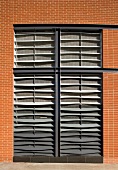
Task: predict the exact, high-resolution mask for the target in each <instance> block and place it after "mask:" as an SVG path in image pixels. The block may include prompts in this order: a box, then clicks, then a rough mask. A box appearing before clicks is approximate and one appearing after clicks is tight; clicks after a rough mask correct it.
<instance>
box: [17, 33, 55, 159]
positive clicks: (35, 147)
mask: <svg viewBox="0 0 118 170" xmlns="http://www.w3.org/2000/svg"><path fill="white" fill-rule="evenodd" d="M54 37H55V35H54V32H52V31H46V32H44V31H32V32H31V31H29V32H26V31H22V32H21V31H20V32H19V31H16V32H15V67H16V68H37V67H53V65H54ZM54 81H55V77H54V75H53V74H50V75H49V74H45V75H44V74H43V73H42V74H26V75H25V74H15V75H14V155H15V156H17V155H18V156H23V155H43V156H54V113H55V106H54V95H55V91H54V89H55V82H54Z"/></svg>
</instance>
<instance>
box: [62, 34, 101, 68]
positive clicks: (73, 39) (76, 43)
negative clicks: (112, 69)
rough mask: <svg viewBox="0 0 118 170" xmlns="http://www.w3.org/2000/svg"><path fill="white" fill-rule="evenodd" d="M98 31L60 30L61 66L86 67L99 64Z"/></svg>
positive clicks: (97, 66) (96, 66) (94, 66)
mask: <svg viewBox="0 0 118 170" xmlns="http://www.w3.org/2000/svg"><path fill="white" fill-rule="evenodd" d="M100 49H101V48H100V33H99V32H86V31H84V32H79V31H78V32H72V31H71V32H70V31H67V32H64V31H62V32H61V66H62V67H86V68H87V67H88V68H91V67H92V68H99V67H100V66H101V53H100Z"/></svg>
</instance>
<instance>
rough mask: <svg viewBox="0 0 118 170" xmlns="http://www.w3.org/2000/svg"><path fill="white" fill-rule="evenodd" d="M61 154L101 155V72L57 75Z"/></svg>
mask: <svg viewBox="0 0 118 170" xmlns="http://www.w3.org/2000/svg"><path fill="white" fill-rule="evenodd" d="M60 135H61V139H60V141H61V143H60V145H61V146H60V149H61V150H60V153H61V156H67V155H94V156H100V155H101V138H100V137H101V76H100V75H98V74H96V75H90V74H79V75H72V74H71V75H61V134H60Z"/></svg>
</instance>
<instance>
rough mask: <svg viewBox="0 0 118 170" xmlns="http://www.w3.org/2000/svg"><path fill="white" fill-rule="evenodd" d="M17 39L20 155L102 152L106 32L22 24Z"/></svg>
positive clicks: (16, 143)
mask: <svg viewBox="0 0 118 170" xmlns="http://www.w3.org/2000/svg"><path fill="white" fill-rule="evenodd" d="M14 41H15V52H14V57H15V60H14V156H48V157H62V156H67V157H68V156H69V157H70V156H89V155H90V156H102V97H101V96H102V74H101V73H102V71H101V70H100V69H101V67H102V59H101V55H102V51H101V46H102V45H101V31H100V30H86V29H84V30H83V31H82V30H78V29H74V30H73V29H72V30H71V29H67V28H66V29H64V28H56V27H55V28H48V29H38V27H37V28H36V29H35V28H31V29H29V30H28V29H26V28H24V29H23V28H22V29H18V28H16V29H15V40H14ZM88 69H89V71H90V72H89V73H88V72H87V70H88ZM94 69H95V71H94ZM97 69H98V72H97ZM68 160H69V159H68Z"/></svg>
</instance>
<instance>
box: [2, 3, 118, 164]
mask: <svg viewBox="0 0 118 170" xmlns="http://www.w3.org/2000/svg"><path fill="white" fill-rule="evenodd" d="M0 23H1V24H0V84H1V85H0V96H1V99H0V162H12V161H13V60H14V42H13V40H14V32H13V24H116V25H117V24H118V1H117V0H89V1H86V0H0ZM103 67H105V68H117V67H118V30H104V31H103ZM117 102H118V74H116V73H115V74H113V73H104V74H103V155H104V162H105V163H118V133H117V131H118V115H117V112H118V104H117Z"/></svg>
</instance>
